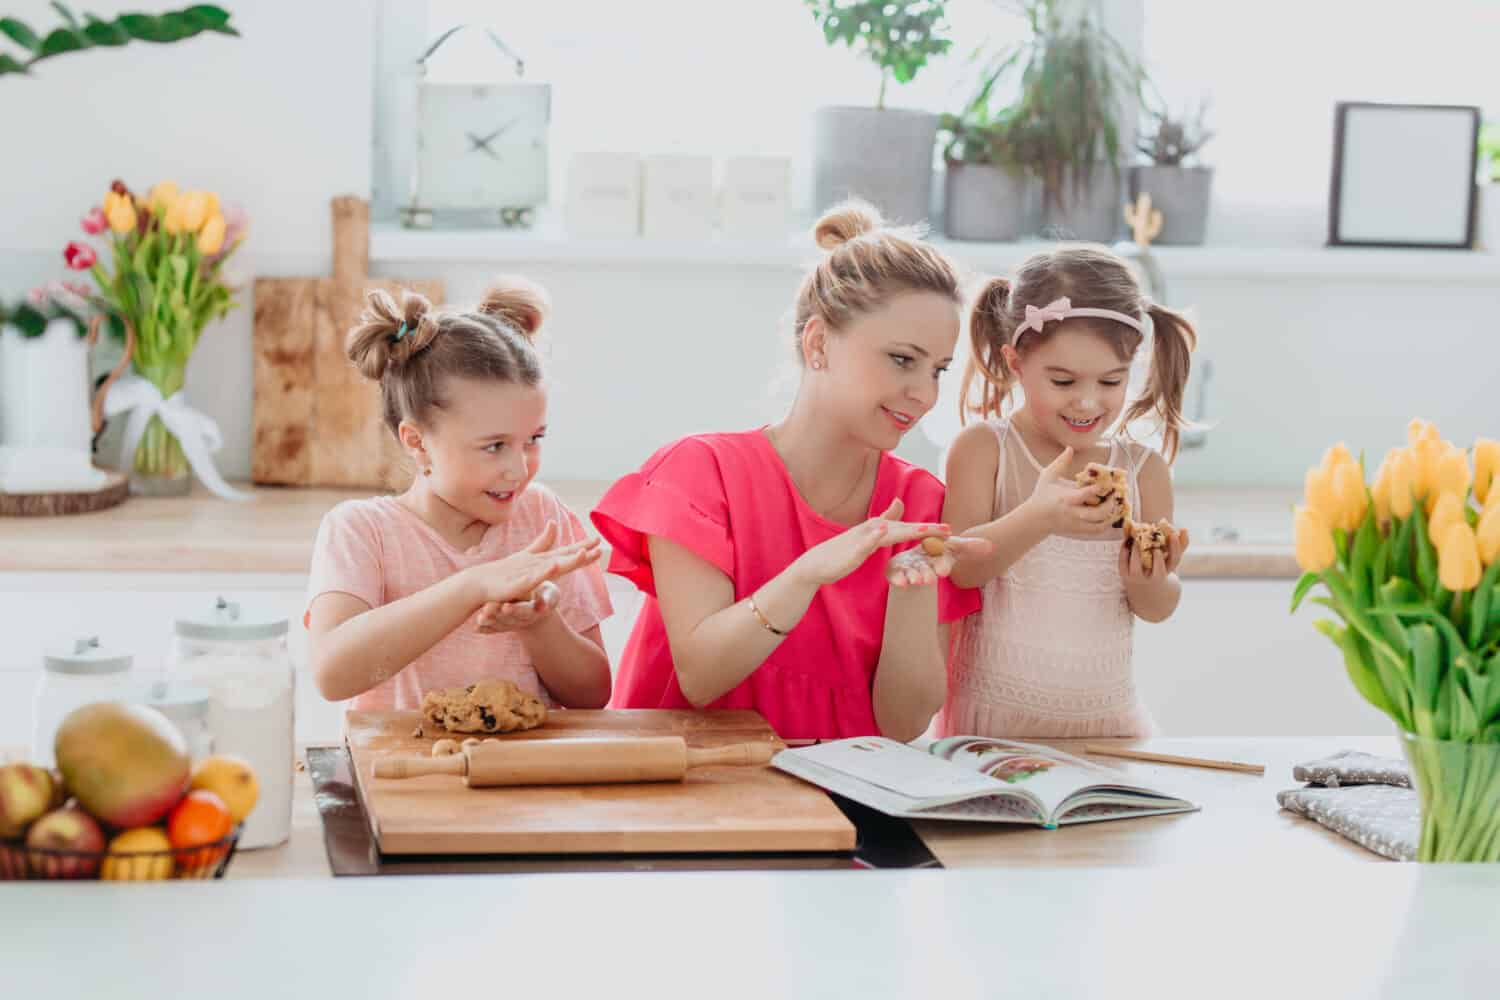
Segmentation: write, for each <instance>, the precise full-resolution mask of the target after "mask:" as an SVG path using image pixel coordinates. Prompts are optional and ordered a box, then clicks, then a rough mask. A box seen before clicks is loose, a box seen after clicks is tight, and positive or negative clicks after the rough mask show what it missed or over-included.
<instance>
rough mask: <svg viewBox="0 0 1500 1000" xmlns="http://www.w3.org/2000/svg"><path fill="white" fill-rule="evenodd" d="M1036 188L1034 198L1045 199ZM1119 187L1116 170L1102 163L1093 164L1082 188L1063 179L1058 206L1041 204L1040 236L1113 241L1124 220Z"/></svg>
mask: <svg viewBox="0 0 1500 1000" xmlns="http://www.w3.org/2000/svg"><path fill="white" fill-rule="evenodd" d="M1036 187H1037V197H1038V198H1039V199H1042V200H1043V201H1044V202H1045V197H1044V195H1043V194H1042V191H1041V187H1042V186H1041V185H1040V184H1038V185H1037V186H1036ZM1123 188H1124V185H1123V183H1122V179H1121V177H1120V171H1118V170H1117V169H1115V168H1114V167H1112V166H1110V165H1109V164H1106V163H1101V164H1098V165H1097V166H1095V167H1094V169H1093V171H1092V172H1091V173H1090V175H1089V179H1088V184H1087V185H1086V186H1085V187H1084V189H1083V190H1082V191H1076V190H1074V188H1073V184H1072V182H1071V181H1068V182H1065V184H1064V187H1063V191H1062V196H1063V203H1062V205H1060V206H1059V205H1054V204H1044V205H1043V207H1042V213H1041V219H1042V224H1041V230H1042V232H1041V235H1042V236H1043V237H1044V238H1046V239H1049V240H1081V241H1084V242H1088V243H1113V242H1114V239H1115V236H1116V234H1118V233H1119V231H1120V228H1121V227H1122V226H1123V225H1124V223H1125V215H1124V212H1125V199H1124V196H1123Z"/></svg>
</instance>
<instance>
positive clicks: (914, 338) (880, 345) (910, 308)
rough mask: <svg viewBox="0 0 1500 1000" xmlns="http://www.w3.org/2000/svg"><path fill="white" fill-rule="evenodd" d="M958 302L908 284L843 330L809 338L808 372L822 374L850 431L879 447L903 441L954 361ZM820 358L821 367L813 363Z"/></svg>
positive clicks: (812, 375)
mask: <svg viewBox="0 0 1500 1000" xmlns="http://www.w3.org/2000/svg"><path fill="white" fill-rule="evenodd" d="M958 327H959V321H958V307H957V305H955V304H954V302H953V300H952V299H949V298H948V297H946V296H944V295H939V294H938V293H936V292H907V293H904V294H901V295H897V296H896V297H894V298H892V299H891V300H890V301H889V302H887V303H885V304H884V305H883V306H880V307H879V308H877V309H874V310H872V311H870V312H868V313H865V314H864V315H862V316H859V317H857V318H856V319H855V320H853V321H852V322H850V323H849V324H848V325H847V326H846V327H845V328H844V329H842V330H829V329H827V328H821V330H820V334H821V335H820V336H817V337H815V338H812V340H811V341H810V342H809V341H808V340H804V349H805V351H806V354H807V356H806V358H805V362H806V364H807V367H808V368H810V369H811V370H810V371H808V372H807V373H806V375H805V376H804V377H805V378H818V379H823V380H824V381H823V382H821V383H819V385H818V390H819V391H820V392H822V393H824V395H825V396H826V399H827V401H828V403H829V405H830V406H831V407H832V409H833V416H834V419H836V420H838V421H839V423H840V425H841V426H842V427H843V428H844V430H845V432H846V433H847V434H848V435H849V436H851V437H853V438H855V439H856V440H858V441H860V442H861V443H863V444H865V445H868V446H869V447H872V448H876V449H879V450H881V451H889V450H891V449H893V448H895V447H896V446H897V445H898V444H900V443H901V439H902V437H903V436H905V434H906V432H907V431H909V430H911V429H912V428H913V427H915V426H916V425H917V421H919V420H921V419H922V417H924V416H926V414H927V411H928V410H931V409H932V407H933V404H934V403H936V402H937V397H938V379H939V378H940V377H941V376H942V373H943V372H945V371H947V370H948V366H949V365H950V364H952V362H953V347H954V345H955V344H956V343H957V342H958ZM814 363H817V364H818V365H819V367H816V368H814V367H813V365H814Z"/></svg>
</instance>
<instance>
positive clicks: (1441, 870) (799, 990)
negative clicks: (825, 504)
mask: <svg viewBox="0 0 1500 1000" xmlns="http://www.w3.org/2000/svg"><path fill="white" fill-rule="evenodd" d="M1497 902H1500V866H1485V867H1475V866H1468V867H1460V866H1417V865H1357V866H1347V865H1339V866H1330V867H1322V866H1319V867H1315V868H1303V869H1299V868H1290V869H1289V868H1278V869H1272V870H1267V869H1264V868H1255V869H1250V870H1246V869H1232V870H1225V869H1223V868H1217V867H1215V868H1209V867H1199V866H1188V865H1184V866H1177V867H1172V868H1153V869H1089V870H1073V871H1065V870H1053V869H1035V870H1022V871H1012V870H1007V871H983V872H950V871H919V872H873V871H872V872H832V873H766V874H761V873H754V874H752V873H744V874H739V873H716V874H711V875H700V874H668V873H649V874H639V875H543V876H530V875H517V876H507V877H494V876H489V877H485V876H478V877H464V876H444V877H438V878H412V877H379V878H364V879H361V878H345V879H317V880H312V879H306V880H285V881H270V882H267V881H244V882H235V881H228V882H219V883H216V884H214V885H212V886H208V885H200V884H194V883H190V882H188V883H162V884H159V885H151V886H141V885H131V886H126V885H108V884H77V885H70V886H58V885H55V884H53V885H46V884H40V883H27V884H14V885H8V886H7V887H5V889H4V890H3V891H0V925H3V926H4V928H5V938H4V942H5V943H4V954H5V961H4V982H5V987H6V994H7V995H9V996H18V997H19V996H37V995H42V994H44V993H45V994H46V995H62V996H74V997H110V998H112V1000H126V998H133V997H142V998H146V997H149V998H151V1000H160V998H163V997H185V996H210V997H213V998H214V1000H229V998H238V997H255V998H264V997H275V998H277V1000H285V998H290V997H303V996H306V997H318V998H320V1000H321V998H332V997H360V998H370V997H400V998H403V1000H413V998H424V997H441V996H450V995H460V994H473V995H490V996H500V997H508V996H541V997H554V996H617V995H625V996H630V997H635V996H642V997H651V998H653V1000H654V998H657V997H668V996H690V997H694V998H695V1000H696V998H702V997H729V996H735V997H738V996H747V997H749V996H753V997H756V998H758V1000H773V998H783V997H792V996H814V997H859V998H873V997H885V996H891V997H934V998H948V997H968V996H981V995H985V996H995V995H1000V994H1002V993H1003V994H1005V995H1008V996H1015V997H1026V998H1035V997H1043V996H1066V997H1096V996H1097V997H1112V998H1113V997H1125V996H1152V997H1166V996H1182V997H1193V998H1204V997H1212V998H1215V1000H1221V998H1227V997H1257V998H1263V997H1270V996H1293V997H1316V998H1320V1000H1321V998H1332V997H1374V996H1379V997H1390V998H1400V997H1421V998H1423V1000H1426V998H1429V997H1457V996H1481V995H1485V994H1486V993H1490V992H1492V991H1493V990H1494V983H1495V982H1497V981H1500V950H1497V949H1496V948H1495V942H1496V941H1497V940H1500V905H1496V904H1497Z"/></svg>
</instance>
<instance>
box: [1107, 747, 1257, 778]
mask: <svg viewBox="0 0 1500 1000" xmlns="http://www.w3.org/2000/svg"><path fill="white" fill-rule="evenodd" d="M1083 752H1084V753H1086V754H1093V755H1095V756H1099V757H1121V758H1124V759H1126V760H1143V761H1147V762H1149V763H1152V764H1178V765H1180V766H1182V767H1206V768H1209V769H1210V770H1214V771H1238V772H1239V773H1241V774H1265V773H1266V766H1265V765H1264V764H1245V763H1241V762H1240V761H1237V760H1210V759H1209V758H1207V757H1179V756H1176V755H1175V754H1169V753H1151V752H1148V751H1146V750H1128V749H1125V748H1124V747H1107V746H1100V745H1098V744H1095V743H1087V744H1085V745H1084V747H1083Z"/></svg>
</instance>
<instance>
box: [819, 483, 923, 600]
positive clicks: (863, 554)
mask: <svg viewBox="0 0 1500 1000" xmlns="http://www.w3.org/2000/svg"><path fill="white" fill-rule="evenodd" d="M905 509H906V508H905V506H904V505H903V504H902V503H901V501H900V500H899V499H897V500H892V501H891V505H890V506H889V507H887V508H886V510H885V513H883V514H881V515H879V516H878V517H872V518H870V519H869V520H868V521H864V522H862V523H860V524H856V525H855V526H854V527H852V528H850V529H849V530H848V531H843V532H840V533H839V534H837V535H835V536H833V537H832V538H830V539H829V540H828V541H826V542H823V543H822V544H820V545H814V546H813V547H812V548H810V549H808V550H807V551H806V552H804V553H802V555H801V556H799V557H798V559H797V561H796V562H795V563H794V564H793V566H794V567H795V569H796V570H797V572H798V573H799V574H801V575H802V576H803V577H804V578H805V579H807V580H808V581H809V582H811V583H813V584H816V585H817V586H822V585H824V584H828V583H837V582H838V581H840V580H842V579H843V578H844V577H846V576H848V575H849V574H850V573H853V572H854V571H855V570H856V569H859V567H861V566H863V565H864V564H865V560H867V559H869V558H870V557H871V556H872V555H874V554H875V552H876V550H877V549H880V548H883V547H885V546H887V545H900V544H902V543H904V542H914V541H917V540H918V539H921V538H941V539H946V538H947V537H948V536H949V534H950V533H951V532H950V531H949V529H948V526H947V525H946V524H910V523H907V522H906V521H903V520H901V513H902V511H904V510H905Z"/></svg>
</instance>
